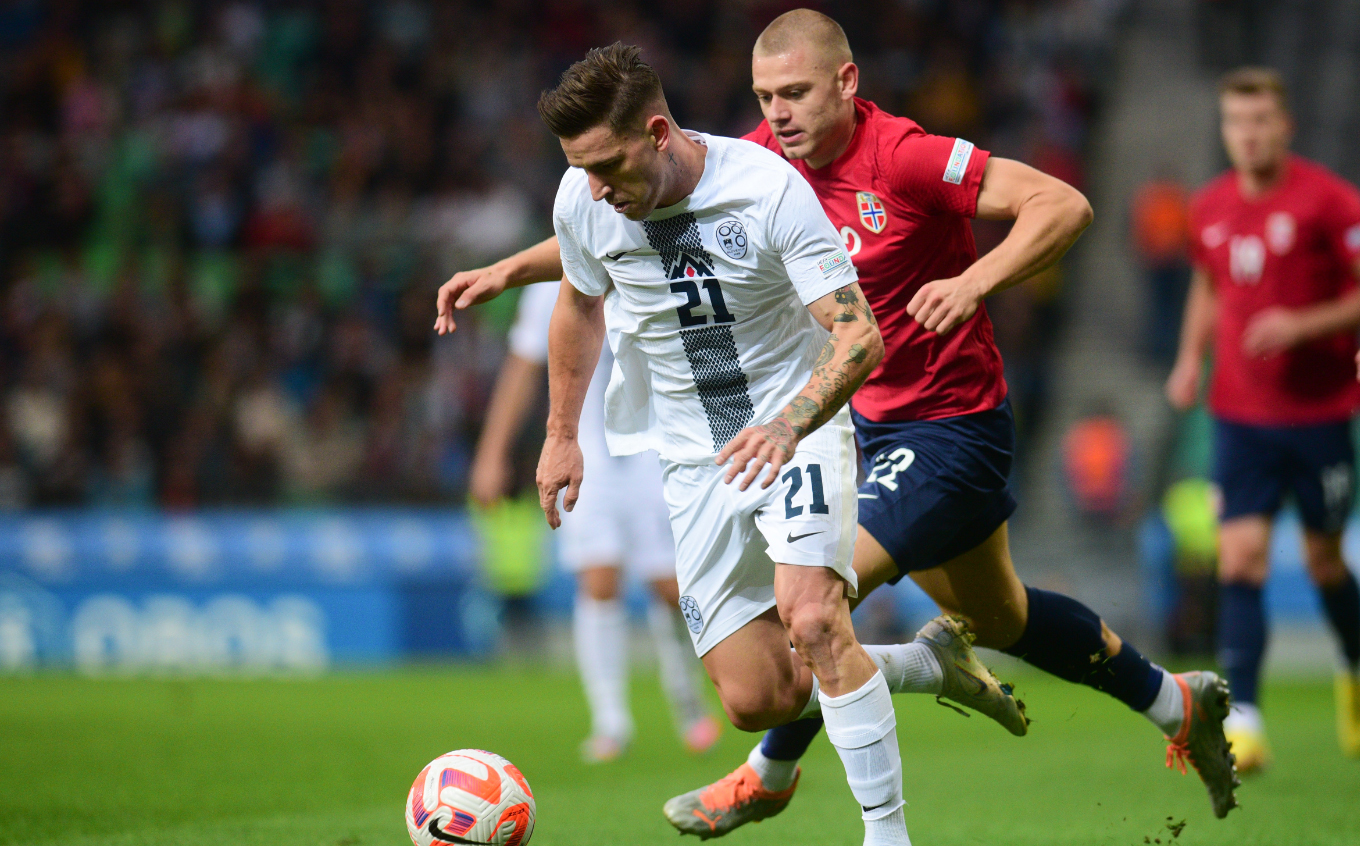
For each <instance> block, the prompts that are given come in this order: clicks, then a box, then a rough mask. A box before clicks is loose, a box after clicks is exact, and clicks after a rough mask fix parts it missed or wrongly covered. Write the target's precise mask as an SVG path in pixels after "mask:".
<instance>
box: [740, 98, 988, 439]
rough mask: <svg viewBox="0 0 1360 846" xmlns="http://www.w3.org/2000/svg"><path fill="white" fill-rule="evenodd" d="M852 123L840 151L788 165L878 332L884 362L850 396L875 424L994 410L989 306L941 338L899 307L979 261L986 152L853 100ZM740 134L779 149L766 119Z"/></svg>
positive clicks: (982, 307)
mask: <svg viewBox="0 0 1360 846" xmlns="http://www.w3.org/2000/svg"><path fill="white" fill-rule="evenodd" d="M855 119H856V125H855V135H854V137H853V138H852V139H851V140H850V146H849V147H847V148H846V150H845V152H844V153H842V154H841V155H840V157H839V158H837V159H836V160H835V161H833V162H831V163H830V164H828V165H827V166H826V167H823V168H819V169H816V170H814V169H813V168H810V167H808V166H807V163H806V162H802V161H794V162H791V164H792V165H793V166H794V167H795V168H797V170H798V172H799V173H801V174H802V175H803V176H804V177H805V178H806V179H807V181H808V182H809V183H811V185H812V188H813V190H814V191H816V192H817V198H818V199H819V200H821V201H822V208H823V209H825V210H826V214H827V217H829V218H831V222H832V223H834V224H835V225H836V227H837V228H838V229H840V231H841V237H842V238H844V239H845V248H846V252H848V253H849V254H850V256H851V257H852V259H853V260H854V263H855V267H856V269H858V270H859V283H860V287H861V288H862V289H863V290H864V296H865V297H866V298H867V299H868V300H869V305H870V307H872V308H873V310H874V316H875V317H876V318H877V319H878V323H879V331H880V332H881V333H882V334H883V345H884V347H885V353H884V356H883V362H882V363H881V364H880V365H879V366H878V367H877V368H876V369H875V370H874V372H873V373H871V374H869V378H868V380H867V381H865V383H864V385H863V386H862V387H860V389H859V390H858V391H856V392H855V395H854V397H853V398H852V399H851V403H852V405H853V406H854V409H855V411H857V412H859V413H860V414H862V415H864V416H865V417H867V418H869V419H870V420H873V421H876V422H885V421H892V420H939V419H940V418H943V417H954V416H957V415H960V414H972V413H973V412H977V411H989V410H991V409H994V408H996V407H997V406H998V405H1000V404H1001V402H1002V401H1003V400H1005V398H1006V381H1005V378H1004V376H1003V375H1002V368H1001V354H1000V353H999V352H998V351H997V349H996V342H995V341H994V340H993V339H992V322H991V321H990V320H989V319H988V318H987V309H986V308H985V307H984V306H982V305H981V304H979V305H978V310H977V313H976V314H974V315H973V316H972V318H970V319H969V320H968V321H966V322H965V323H963V324H962V325H960V326H958V327H956V328H955V329H954V330H953V331H952V332H950V333H949V334H948V335H937V334H935V333H934V332H929V331H927V330H926V329H925V328H923V327H922V326H921V324H919V323H917V322H916V320H915V319H913V318H912V317H911V315H909V314H907V303H909V302H911V298H912V297H913V296H914V295H915V294H916V291H917V289H918V288H920V287H921V286H922V285H924V284H925V283H927V282H933V281H935V280H937V279H949V278H952V277H954V276H958V275H959V274H960V273H963V271H964V270H965V269H967V268H968V266H969V265H971V264H972V263H973V262H975V261H977V246H976V245H975V244H974V243H973V230H972V227H971V226H970V225H969V222H968V219H969V218H971V217H972V216H973V215H974V214H975V213H976V212H977V197H978V189H979V186H980V185H981V184H982V170H983V168H984V167H985V166H986V164H987V157H988V155H989V154H988V153H987V152H986V151H985V150H978V149H976V148H974V147H973V145H972V144H969V143H968V142H967V141H964V140H963V139H961V138H945V137H942V136H939V135H928V134H926V132H925V130H923V129H921V127H920V126H918V125H917V124H915V123H914V122H912V121H910V120H907V119H906V118H899V117H893V116H892V115H889V114H887V113H886V112H884V111H882V110H881V109H879V108H878V106H875V105H874V104H873V103H870V102H868V101H866V100H861V99H858V98H856V99H855ZM746 138H747V139H748V140H750V141H754V142H756V143H757V144H760V145H762V146H764V147H766V148H768V149H770V150H773V151H774V152H776V153H780V152H781V151H780V149H779V143H778V142H777V141H776V140H775V137H774V133H773V132H771V131H770V125H769V124H768V123H765V122H762V123H761V124H760V126H759V127H757V128H756V130H755V131H754V132H752V133H750V134H749V135H747V136H746ZM781 155H782V153H781Z"/></svg>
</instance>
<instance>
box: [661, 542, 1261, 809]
mask: <svg viewBox="0 0 1360 846" xmlns="http://www.w3.org/2000/svg"><path fill="white" fill-rule="evenodd" d="M854 567H855V575H856V577H857V579H858V582H859V587H860V589H859V596H858V597H857V598H855V599H852V600H851V601H850V602H851V607H852V608H853V607H854V605H856V604H858V602H859V601H860V600H862V599H863V598H864V597H865V596H867V595H868V594H869V593H870V592H871V591H872V590H874V589H875V588H877V587H878V586H880V585H882V584H885V583H887V581H888V580H889V579H891V578H893V577H894V576H896V575H897V565H896V564H895V562H894V561H893V559H892V556H891V555H889V554H888V552H887V550H885V549H884V548H883V546H882V545H881V544H880V543H879V542H878V541H877V540H876V539H875V538H874V537H873V536H872V535H871V534H869V533H868V532H867V531H865V529H864V528H863V527H862V526H861V527H860V528H859V534H858V535H857V537H856V540H855V557H854ZM911 577H912V579H913V580H914V581H915V582H916V583H917V585H918V586H920V587H921V589H922V590H924V591H925V592H926V594H928V595H929V596H930V597H931V599H933V600H935V602H936V604H938V605H939V606H940V610H941V611H944V612H945V613H946V614H954V615H958V616H960V617H962V618H964V619H966V620H968V622H969V624H970V625H976V626H977V627H978V628H979V629H980V630H981V632H982V633H981V634H980V635H979V636H978V639H977V642H978V645H980V646H988V647H991V648H995V649H1006V648H1007V647H1014V646H1015V645H1016V643H1017V641H1018V640H1019V639H1020V638H1021V637H1022V636H1023V634H1024V632H1025V631H1026V628H1027V626H1028V624H1029V610H1030V608H1029V598H1030V592H1029V590H1028V589H1026V588H1025V586H1024V584H1023V582H1021V581H1020V579H1019V576H1018V575H1017V574H1016V573H1015V567H1014V564H1013V563H1012V560H1011V556H1010V549H1009V540H1008V534H1007V527H1006V525H1005V524H1002V525H1001V526H1000V527H999V528H998V529H997V530H996V531H995V532H994V533H993V534H992V536H991V537H989V538H988V539H987V540H986V541H985V542H984V543H982V544H980V545H979V546H978V547H976V548H974V549H973V550H970V551H969V552H967V553H965V554H964V555H962V556H959V557H958V558H956V559H954V560H952V561H950V562H949V563H948V564H946V565H944V566H941V567H935V568H932V569H929V570H922V571H917V572H913V573H911ZM1041 596H1042V598H1043V599H1044V600H1046V601H1048V602H1053V601H1054V599H1052V598H1050V597H1056V595H1053V594H1046V593H1044V594H1041ZM1056 599H1057V601H1059V602H1064V601H1065V603H1071V605H1073V606H1076V605H1077V603H1075V602H1074V601H1072V600H1069V599H1066V598H1065V597H1056ZM1078 607H1081V606H1078ZM1066 610H1070V609H1066ZM1087 613H1088V614H1089V613H1090V612H1089V611H1088V612H1087ZM1091 617H1092V618H1093V619H1088V620H1087V621H1086V623H1087V624H1086V625H1085V626H1084V627H1083V629H1084V630H1085V632H1086V635H1087V639H1091V637H1092V636H1094V637H1095V638H1096V640H1095V642H1094V644H1093V646H1094V648H1090V649H1088V648H1087V646H1082V647H1081V649H1083V650H1085V655H1084V656H1082V657H1083V658H1084V659H1085V660H1086V662H1087V663H1088V664H1089V655H1090V654H1092V653H1094V652H1098V651H1101V650H1102V649H1103V651H1104V653H1105V655H1106V658H1107V660H1106V662H1104V663H1105V664H1107V665H1108V664H1110V663H1114V662H1113V660H1111V659H1117V658H1118V656H1119V655H1120V653H1122V652H1123V651H1124V646H1125V645H1124V643H1123V641H1122V640H1121V639H1120V638H1119V636H1118V635H1117V634H1115V633H1114V632H1113V631H1112V630H1111V629H1110V628H1109V627H1108V626H1106V625H1105V623H1104V622H1103V621H1101V620H1099V618H1096V617H1094V615H1091ZM1092 622H1093V623H1094V626H1093V625H1092ZM1129 649H1130V654H1127V655H1125V658H1124V662H1125V663H1127V662H1129V661H1130V659H1132V658H1133V657H1134V656H1136V655H1137V652H1136V650H1133V649H1132V647H1130V648H1129ZM1018 657H1021V658H1022V659H1025V660H1027V661H1029V662H1030V663H1033V664H1035V665H1036V666H1039V667H1040V668H1041V669H1045V670H1047V671H1048V672H1052V673H1054V674H1055V675H1059V676H1060V677H1062V678H1068V679H1069V680H1071V681H1077V682H1082V683H1086V684H1089V685H1091V686H1093V687H1097V688H1098V689H1101V690H1105V692H1111V691H1109V690H1107V689H1106V688H1105V687H1103V686H1101V684H1100V680H1099V679H1093V678H1082V677H1080V676H1077V677H1072V676H1073V673H1071V672H1068V671H1065V670H1064V668H1063V667H1062V666H1055V665H1054V664H1053V663H1051V662H1049V661H1047V660H1045V657H1046V656H1038V655H1033V654H1020V655H1018ZM1138 658H1139V659H1141V656H1138ZM1143 660H1145V659H1143ZM1156 669H1157V670H1160V668H1156ZM1161 673H1162V679H1161V686H1160V688H1159V689H1158V690H1157V692H1156V696H1155V698H1154V700H1153V702H1152V705H1151V706H1149V707H1146V708H1142V709H1140V710H1141V711H1142V712H1143V713H1144V715H1145V716H1148V717H1149V719H1151V720H1152V721H1153V722H1154V724H1156V725H1158V727H1159V728H1161V729H1162V731H1163V733H1164V734H1166V736H1167V738H1168V740H1170V741H1171V742H1172V745H1173V748H1178V749H1183V750H1185V751H1184V752H1183V753H1182V754H1184V755H1185V756H1187V757H1189V758H1191V759H1192V762H1194V763H1195V764H1196V766H1197V768H1198V769H1200V772H1201V776H1202V777H1203V778H1204V779H1205V783H1206V787H1208V789H1209V792H1210V798H1211V801H1212V803H1213V806H1214V811H1215V813H1216V814H1217V815H1219V816H1223V815H1226V814H1227V812H1228V810H1230V809H1231V808H1232V807H1234V806H1235V804H1236V799H1235V797H1234V796H1233V790H1234V788H1235V787H1236V786H1237V778H1236V774H1235V772H1234V770H1233V765H1232V759H1231V757H1230V756H1229V754H1228V751H1227V744H1226V741H1225V740H1224V739H1223V731H1222V723H1223V718H1224V714H1225V712H1226V690H1225V689H1226V686H1223V685H1222V683H1221V680H1219V679H1218V678H1217V677H1216V676H1214V675H1213V674H1212V673H1204V674H1189V673H1187V674H1184V675H1182V676H1173V675H1171V674H1170V673H1166V672H1165V671H1161ZM1220 700H1221V701H1220ZM1187 702H1189V703H1191V704H1199V705H1200V706H1201V707H1200V709H1199V710H1197V711H1194V713H1193V714H1192V718H1191V719H1190V720H1189V721H1187V720H1186V719H1185V716H1186V714H1187V713H1190V711H1191V710H1192V709H1187V707H1186V703H1187ZM1140 704H1141V703H1140ZM819 729H820V725H819V723H818V721H817V720H816V719H815V718H809V719H803V720H799V721H797V722H794V723H790V724H788V725H784V726H780V727H779V728H778V729H776V730H774V731H771V732H769V733H767V734H766V736H765V738H764V739H763V740H762V742H761V744H758V745H757V746H756V748H755V749H754V750H752V752H751V756H750V758H749V759H748V761H747V764H745V765H743V769H744V768H746V767H748V766H755V767H756V768H757V770H769V771H772V772H780V771H787V770H791V769H792V768H793V767H795V766H796V764H797V760H798V759H799V758H800V757H801V756H802V754H803V752H804V751H805V750H806V749H807V746H808V744H810V743H811V741H812V738H814V737H815V736H816V734H817V732H818V731H819ZM738 772H740V770H739V771H738ZM733 775H735V773H734V774H733ZM761 775H762V777H764V772H761ZM728 778H729V779H730V778H732V776H729V777H728ZM722 783H723V782H717V784H722ZM697 792H698V791H694V792H692V793H690V794H684V796H692V795H694V793H697ZM681 798H683V796H682V797H676V799H681ZM672 801H675V800H672Z"/></svg>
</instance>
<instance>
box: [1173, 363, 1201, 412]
mask: <svg viewBox="0 0 1360 846" xmlns="http://www.w3.org/2000/svg"><path fill="white" fill-rule="evenodd" d="M1199 376H1200V373H1199V362H1198V361H1193V360H1191V361H1177V362H1176V366H1175V367H1173V368H1171V375H1170V376H1168V377H1167V379H1166V398H1167V400H1168V401H1169V402H1170V403H1171V407H1172V408H1174V409H1176V410H1177V411H1185V410H1187V409H1189V408H1190V406H1192V405H1194V404H1195V400H1197V399H1199Z"/></svg>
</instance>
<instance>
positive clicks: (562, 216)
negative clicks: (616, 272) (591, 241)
mask: <svg viewBox="0 0 1360 846" xmlns="http://www.w3.org/2000/svg"><path fill="white" fill-rule="evenodd" d="M573 178H574V176H573V172H572V171H571V170H568V171H567V175H566V176H564V177H562V184H561V186H560V187H558V189H557V200H556V201H555V202H554V203H553V231H554V232H556V233H557V244H558V248H559V249H560V250H561V251H562V271H563V273H565V274H566V277H567V281H569V282H570V283H571V284H572V286H573V287H575V288H576V290H578V291H580V292H581V293H583V294H585V295H586V296H588V297H601V296H604V293H605V292H606V291H608V290H609V286H610V284H611V283H610V280H609V273H608V271H606V270H605V269H604V264H603V263H602V262H601V261H600V260H599V259H598V258H596V257H595V256H593V255H591V254H590V253H589V252H587V251H586V249H585V248H584V246H582V244H581V241H580V238H579V237H578V236H577V232H576V227H575V225H574V221H575V215H574V214H573V213H572V211H573V210H572V206H573V203H572V201H571V196H572V195H573V194H574V191H573V190H572V186H571V185H570V184H569V182H570V180H571V179H573Z"/></svg>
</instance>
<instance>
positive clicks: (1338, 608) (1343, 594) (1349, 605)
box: [1321, 570, 1360, 673]
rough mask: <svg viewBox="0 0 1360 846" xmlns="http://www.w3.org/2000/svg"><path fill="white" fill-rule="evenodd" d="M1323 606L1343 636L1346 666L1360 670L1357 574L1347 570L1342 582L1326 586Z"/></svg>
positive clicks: (1334, 627) (1359, 611)
mask: <svg viewBox="0 0 1360 846" xmlns="http://www.w3.org/2000/svg"><path fill="white" fill-rule="evenodd" d="M1321 594H1322V607H1323V608H1325V609H1327V619H1328V620H1331V621H1332V628H1333V629H1335V630H1336V635H1337V637H1339V638H1341V651H1342V653H1343V654H1345V656H1346V666H1347V668H1349V669H1350V671H1351V672H1352V673H1354V672H1357V671H1358V670H1360V585H1356V583H1355V574H1354V573H1352V572H1351V571H1350V570H1347V571H1346V579H1345V581H1343V582H1341V584H1338V585H1333V586H1332V587H1329V588H1324V589H1322V591H1321Z"/></svg>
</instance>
